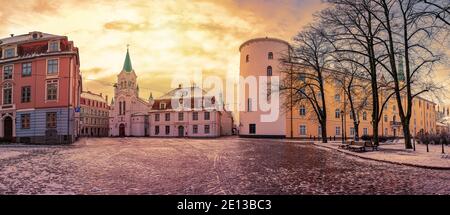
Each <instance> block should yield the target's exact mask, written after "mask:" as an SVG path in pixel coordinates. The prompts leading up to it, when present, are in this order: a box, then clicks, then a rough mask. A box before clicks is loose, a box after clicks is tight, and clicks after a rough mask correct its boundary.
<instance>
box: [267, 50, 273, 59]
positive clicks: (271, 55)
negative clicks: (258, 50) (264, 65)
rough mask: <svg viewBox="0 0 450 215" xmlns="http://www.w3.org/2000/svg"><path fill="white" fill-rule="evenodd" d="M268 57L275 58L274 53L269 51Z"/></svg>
mask: <svg viewBox="0 0 450 215" xmlns="http://www.w3.org/2000/svg"><path fill="white" fill-rule="evenodd" d="M267 58H268V59H269V60H272V59H273V53H272V52H269V54H267Z"/></svg>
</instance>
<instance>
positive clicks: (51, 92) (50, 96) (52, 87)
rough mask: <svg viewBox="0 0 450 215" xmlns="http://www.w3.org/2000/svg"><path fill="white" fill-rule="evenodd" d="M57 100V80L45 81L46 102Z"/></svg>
mask: <svg viewBox="0 0 450 215" xmlns="http://www.w3.org/2000/svg"><path fill="white" fill-rule="evenodd" d="M57 99H58V80H48V81H47V100H49V101H53V100H57Z"/></svg>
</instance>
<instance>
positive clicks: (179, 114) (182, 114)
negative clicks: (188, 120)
mask: <svg viewBox="0 0 450 215" xmlns="http://www.w3.org/2000/svg"><path fill="white" fill-rule="evenodd" d="M183 120H184V113H178V121H183Z"/></svg>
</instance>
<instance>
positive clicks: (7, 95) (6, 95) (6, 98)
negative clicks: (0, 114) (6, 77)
mask: <svg viewBox="0 0 450 215" xmlns="http://www.w3.org/2000/svg"><path fill="white" fill-rule="evenodd" d="M3 104H4V105H9V104H12V84H11V83H6V84H5V85H4V86H3Z"/></svg>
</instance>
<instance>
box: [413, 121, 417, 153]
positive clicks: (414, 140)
mask: <svg viewBox="0 0 450 215" xmlns="http://www.w3.org/2000/svg"><path fill="white" fill-rule="evenodd" d="M416 135H417V131H416V125H414V137H413V150H414V151H416Z"/></svg>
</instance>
